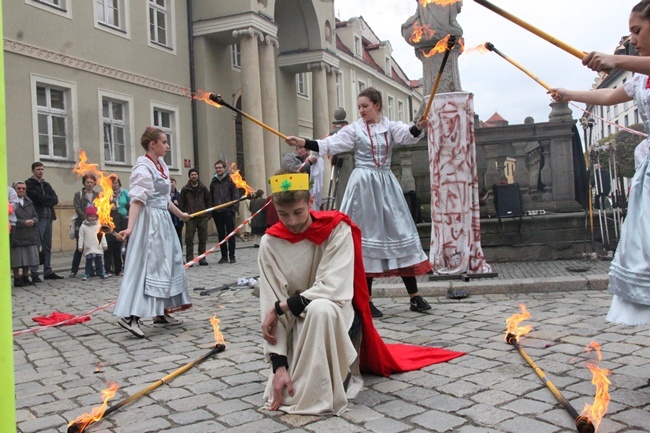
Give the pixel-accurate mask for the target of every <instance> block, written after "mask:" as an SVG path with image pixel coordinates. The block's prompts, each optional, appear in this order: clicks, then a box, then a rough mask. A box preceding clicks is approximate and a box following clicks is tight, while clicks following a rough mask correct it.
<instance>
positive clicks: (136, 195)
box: [129, 164, 154, 203]
mask: <svg viewBox="0 0 650 433" xmlns="http://www.w3.org/2000/svg"><path fill="white" fill-rule="evenodd" d="M129 187H130V189H129V196H130V197H131V201H130V202H129V203H133V202H134V201H140V202H142V203H146V202H147V198H148V197H151V195H152V194H153V191H154V189H153V173H152V172H151V170H150V169H149V167H147V166H146V165H144V164H136V165H135V166H134V167H133V171H132V172H131V177H130V178H129Z"/></svg>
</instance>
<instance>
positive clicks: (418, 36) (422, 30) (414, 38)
mask: <svg viewBox="0 0 650 433" xmlns="http://www.w3.org/2000/svg"><path fill="white" fill-rule="evenodd" d="M435 33H436V31H435V30H432V29H430V28H429V24H425V25H423V26H421V25H419V24H418V23H415V25H414V26H413V34H411V37H410V38H409V41H411V42H414V43H416V44H417V43H418V42H420V41H421V40H422V37H423V36H424V37H426V38H427V39H429V38H431V37H432V36H433V35H434V34H435Z"/></svg>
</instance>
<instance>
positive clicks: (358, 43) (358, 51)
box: [354, 36, 361, 57]
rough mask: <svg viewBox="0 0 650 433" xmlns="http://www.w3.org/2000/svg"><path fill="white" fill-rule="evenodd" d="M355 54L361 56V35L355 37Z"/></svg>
mask: <svg viewBox="0 0 650 433" xmlns="http://www.w3.org/2000/svg"><path fill="white" fill-rule="evenodd" d="M354 55H355V56H357V57H361V38H360V37H359V36H355V37H354Z"/></svg>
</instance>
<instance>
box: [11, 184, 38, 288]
mask: <svg viewBox="0 0 650 433" xmlns="http://www.w3.org/2000/svg"><path fill="white" fill-rule="evenodd" d="M14 189H15V191H16V198H15V200H14V201H13V205H14V216H15V223H14V227H13V230H12V231H11V235H10V239H11V269H12V271H13V273H14V287H23V286H29V285H32V284H34V283H32V282H31V281H30V280H29V268H30V267H31V266H38V236H39V235H38V215H37V214H36V208H35V207H34V203H32V201H31V200H30V199H29V197H27V196H26V195H25V194H26V192H27V185H26V184H25V182H16V183H14ZM21 268H22V270H23V275H22V276H21V275H20V269H21Z"/></svg>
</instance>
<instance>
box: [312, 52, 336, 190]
mask: <svg viewBox="0 0 650 433" xmlns="http://www.w3.org/2000/svg"><path fill="white" fill-rule="evenodd" d="M307 67H308V68H309V69H310V70H311V76H312V83H311V87H312V95H313V98H312V113H313V118H312V121H313V125H314V129H313V133H314V137H313V138H315V139H317V138H323V137H325V136H326V135H327V134H329V132H330V121H329V115H328V111H329V104H328V101H327V90H328V89H327V72H328V70H329V69H330V68H329V66H328V65H326V64H325V63H323V62H318V63H310V64H309V65H307ZM329 165H330V163H329V161H328V160H327V158H325V159H324V160H323V167H324V168H325V167H328V166H329ZM330 173H331V171H329V170H327V169H324V170H323V194H327V186H328V182H329V174H330ZM326 179H327V180H326Z"/></svg>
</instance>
